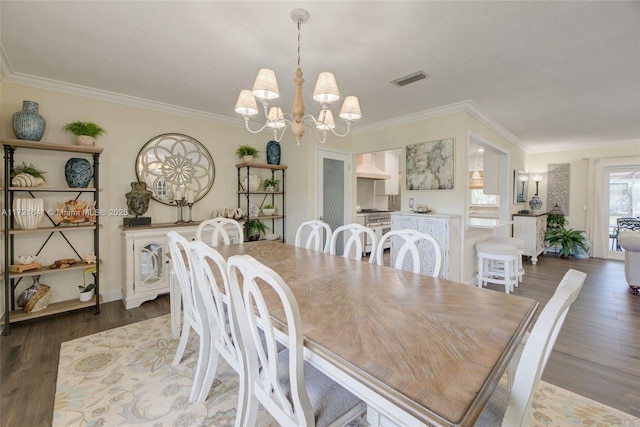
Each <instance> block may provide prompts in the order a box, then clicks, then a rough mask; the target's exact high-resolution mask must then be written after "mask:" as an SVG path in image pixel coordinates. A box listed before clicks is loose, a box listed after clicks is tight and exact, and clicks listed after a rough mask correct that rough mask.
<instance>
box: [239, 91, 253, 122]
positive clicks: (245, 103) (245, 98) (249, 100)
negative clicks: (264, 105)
mask: <svg viewBox="0 0 640 427" xmlns="http://www.w3.org/2000/svg"><path fill="white" fill-rule="evenodd" d="M236 113H240V114H242V115H243V116H253V115H255V114H258V104H256V97H255V96H253V94H252V93H251V91H250V90H247V89H245V90H243V91H241V92H240V95H238V102H236Z"/></svg>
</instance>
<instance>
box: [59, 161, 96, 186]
mask: <svg viewBox="0 0 640 427" xmlns="http://www.w3.org/2000/svg"><path fill="white" fill-rule="evenodd" d="M64 178H65V179H66V180H67V185H68V186H69V187H71V188H87V186H88V185H89V182H91V178H93V167H92V166H91V163H89V160H87V159H81V158H78V157H72V158H70V159H69V160H67V164H66V165H65V166H64Z"/></svg>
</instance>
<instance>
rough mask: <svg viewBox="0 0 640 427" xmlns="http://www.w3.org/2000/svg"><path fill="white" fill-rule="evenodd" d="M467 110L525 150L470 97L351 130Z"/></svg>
mask: <svg viewBox="0 0 640 427" xmlns="http://www.w3.org/2000/svg"><path fill="white" fill-rule="evenodd" d="M460 112H466V113H468V114H470V115H471V116H473V117H474V118H475V119H477V120H478V121H479V122H481V123H482V124H483V125H485V126H486V127H488V128H489V129H491V130H492V131H494V132H495V133H497V134H498V135H500V136H501V137H503V138H504V139H506V140H507V141H509V142H511V143H513V144H515V145H517V146H518V147H520V149H522V150H524V148H523V146H522V144H521V142H520V140H519V139H518V138H517V137H516V136H515V135H514V134H512V133H511V132H509V131H508V130H507V129H506V128H505V127H504V126H502V125H501V124H500V123H498V122H497V121H496V120H495V119H494V118H493V117H491V116H490V115H489V114H487V113H485V112H484V111H482V110H481V109H480V107H478V105H477V104H476V103H475V102H473V101H472V100H470V99H467V100H465V101H461V102H456V103H453V104H449V105H444V106H442V107H437V108H432V109H429V110H425V111H420V112H417V113H413V114H408V115H406V116H402V117H396V118H394V119H390V120H383V121H380V122H376V123H373V124H371V125H367V126H362V127H358V128H353V129H352V130H351V132H352V133H353V134H354V135H359V134H363V133H367V132H372V131H376V130H381V129H385V128H389V127H392V126H399V125H404V124H408V123H414V122H418V121H421V120H427V119H433V118H435V117H441V116H446V115H449V114H453V113H460Z"/></svg>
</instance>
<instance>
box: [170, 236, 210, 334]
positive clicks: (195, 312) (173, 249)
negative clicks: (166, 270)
mask: <svg viewBox="0 0 640 427" xmlns="http://www.w3.org/2000/svg"><path fill="white" fill-rule="evenodd" d="M167 241H168V244H169V253H170V254H171V265H172V267H173V274H175V276H176V279H177V280H178V284H179V285H180V293H181V295H182V305H183V310H184V312H183V316H185V317H186V318H187V319H188V321H189V323H190V324H191V325H192V326H193V327H194V329H196V332H197V333H198V334H202V332H203V328H202V326H203V325H202V319H201V317H200V310H199V308H200V307H199V305H198V304H199V301H200V300H199V299H198V298H197V297H196V290H195V285H194V280H193V265H194V264H193V257H192V255H191V247H190V244H189V241H188V240H187V239H185V238H184V237H183V236H181V235H180V234H178V233H176V232H175V231H169V232H168V233H167Z"/></svg>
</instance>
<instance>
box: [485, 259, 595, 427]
mask: <svg viewBox="0 0 640 427" xmlns="http://www.w3.org/2000/svg"><path fill="white" fill-rule="evenodd" d="M586 277H587V275H586V274H585V273H583V272H581V271H577V270H573V269H571V270H569V271H567V273H566V274H565V275H564V277H563V278H562V281H561V282H560V284H559V285H558V287H557V289H556V291H555V292H554V294H553V296H552V297H551V299H550V300H549V302H548V303H547V305H545V307H544V309H543V310H542V312H541V313H540V316H539V317H538V320H537V321H536V323H535V325H534V326H533V328H532V330H531V334H530V335H529V337H528V339H527V342H526V344H525V345H524V348H523V349H522V355H521V356H520V360H519V361H518V365H517V368H516V372H515V376H514V380H513V386H512V387H511V391H510V393H509V391H508V390H507V389H506V388H505V387H503V386H501V385H498V387H497V388H496V390H495V392H494V394H493V396H492V397H491V399H490V400H489V402H488V403H487V405H486V406H485V408H484V410H483V411H482V413H481V414H480V417H479V419H478V421H477V422H476V427H485V426H499V425H502V427H517V426H528V425H529V420H530V418H531V411H532V401H533V397H534V395H535V391H536V388H537V387H538V384H539V382H540V378H541V377H542V373H543V372H544V368H545V367H546V365H547V361H548V359H549V355H550V354H551V350H552V349H553V345H554V344H555V342H556V339H557V338H558V333H559V332H560V329H561V328H562V325H563V323H564V320H565V318H566V316H567V312H568V311H569V308H570V307H571V304H573V302H574V301H575V300H576V298H577V297H578V294H579V293H580V290H581V289H582V286H583V285H584V281H585V279H586Z"/></svg>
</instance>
